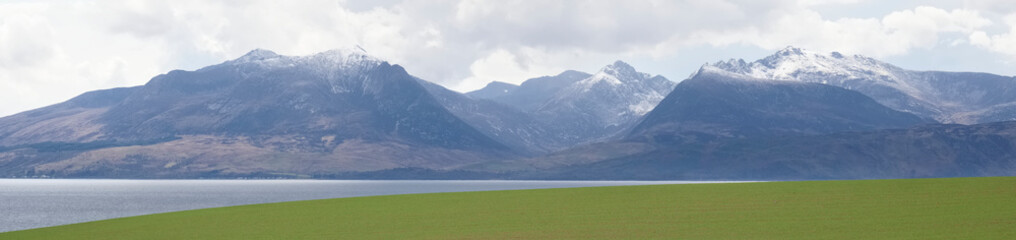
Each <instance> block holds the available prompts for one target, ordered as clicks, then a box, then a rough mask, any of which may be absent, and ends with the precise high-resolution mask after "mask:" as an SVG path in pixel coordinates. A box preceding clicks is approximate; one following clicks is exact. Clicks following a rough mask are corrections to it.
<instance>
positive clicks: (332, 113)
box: [0, 47, 1016, 180]
mask: <svg viewBox="0 0 1016 240" xmlns="http://www.w3.org/2000/svg"><path fill="white" fill-rule="evenodd" d="M1011 175H1016V78H1014V77H1012V76H999V75H994V74H990V73H966V72H938V71H912V70H907V69H902V68H899V67H896V66H894V65H892V64H889V63H885V62H881V61H879V60H876V59H873V58H869V57H865V56H860V55H845V54H841V53H838V52H832V53H816V52H810V51H807V50H803V49H799V48H793V47H788V48H786V49H783V50H780V51H778V52H776V53H774V54H772V55H770V56H768V57H765V58H763V59H758V60H754V61H745V60H742V59H731V60H727V61H721V62H716V63H711V64H705V65H703V66H702V67H701V68H700V69H699V70H698V71H696V72H694V73H692V74H691V75H690V76H689V77H688V78H687V79H667V78H665V77H663V76H659V75H653V74H649V73H643V72H639V71H638V70H637V69H636V68H635V67H633V66H631V65H629V64H627V63H625V62H622V61H617V62H614V63H610V64H609V65H606V66H604V67H603V68H601V69H599V70H598V71H596V72H592V73H587V72H581V71H575V70H569V71H564V72H562V73H560V74H557V75H554V76H543V77H537V78H532V79H528V80H526V81H524V82H522V83H521V84H519V85H514V84H509V83H501V82H492V83H490V84H488V85H487V86H486V87H485V88H483V89H479V90H476V91H472V92H468V93H459V92H456V91H452V90H449V89H446V88H444V87H442V86H441V85H438V84H435V83H432V82H429V81H427V80H426V79H420V78H417V77H415V76H413V75H412V74H411V69H410V70H407V69H404V68H403V67H401V66H399V65H397V64H393V63H389V62H387V61H384V60H382V59H378V58H375V57H372V56H370V55H369V54H367V53H366V52H364V51H363V50H361V49H352V50H332V51H327V52H322V53H318V54H314V55H309V56H283V55H278V54H276V53H274V52H271V51H268V50H262V49H257V50H253V51H251V52H249V53H247V54H246V55H244V56H242V57H239V58H237V59H234V60H230V61H226V62H223V63H221V64H217V65H212V66H207V67H204V68H201V69H198V70H195V71H182V70H173V71H170V72H167V73H165V74H161V75H158V76H155V77H153V78H152V79H151V80H150V81H149V82H148V83H147V84H145V85H142V86H135V87H128V88H116V89H106V90H97V91H92V92H87V93H84V94H81V95H79V96H77V97H75V98H73V99H70V100H68V101H66V102H63V103H59V104H55V105H51V106H47V107H43V108H39V109H35V110H30V111H26V112H22V113H18V114H15V115H11V116H7V117H3V118H0V176H4V177H64V178H237V177H245V178H246V177H251V178H342V179H577V180H594V179H596V180H600V179H603V180H607V179H610V180H664V179H666V180H742V179H745V180H798V179H870V178H920V177H972V176H1011Z"/></svg>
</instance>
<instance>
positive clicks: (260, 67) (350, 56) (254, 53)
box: [199, 47, 384, 75]
mask: <svg viewBox="0 0 1016 240" xmlns="http://www.w3.org/2000/svg"><path fill="white" fill-rule="evenodd" d="M381 63H384V61H383V60H380V59H378V58H375V57H373V56H370V55H367V52H366V51H364V50H363V48H360V47H355V48H346V49H333V50H328V51H324V52H320V53H317V54H312V55H307V56H286V55H280V54H277V53H275V52H273V51H270V50H265V49H260V48H258V49H254V50H251V51H250V52H248V53H247V54H244V55H243V56H241V57H239V58H237V59H233V60H229V61H226V62H225V63H223V64H220V65H213V66H209V67H210V68H214V67H220V66H232V67H239V68H240V69H243V71H247V72H252V73H253V72H259V71H267V70H273V69H281V68H294V67H296V68H305V70H306V71H311V72H316V73H320V74H329V75H332V74H333V73H334V72H337V71H338V72H350V73H352V74H356V73H357V72H359V71H360V70H363V69H366V68H370V67H375V66H378V65H380V64H381ZM199 71H200V70H199Z"/></svg>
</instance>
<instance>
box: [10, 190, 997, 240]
mask: <svg viewBox="0 0 1016 240" xmlns="http://www.w3.org/2000/svg"><path fill="white" fill-rule="evenodd" d="M407 238H410V239H517V238H523V239H532V238H543V239H591V238H592V239H618V238H628V239H647V238H648V239H654V238H655V239H674V238H681V239H688V238H691V239H732V238H733V239H744V238H751V239H760V238H761V239H816V238H819V239H871V238H890V239H1013V238H1016V177H989V178H939V179H900V180H848V181H802V182H756V183H723V184H677V185H644V186H618V187H587V188H559V189H536V190H508V191H485V192H458V193H431V194H409V195H389V196H372V197H355V198H339V199H325V200H310V201H297V202H285V203H270V204H256V205H244V206H234V207H224V208H211V209H200V210H190V211H182V212H172V213H163V214H154V215H145V216H137V217H128V218H119V219H110V220H103V221H96V222H87V223H79V224H71V225H64V226H56V227H48V228H39V229H30V230H23V231H15V232H7V233H0V239H407Z"/></svg>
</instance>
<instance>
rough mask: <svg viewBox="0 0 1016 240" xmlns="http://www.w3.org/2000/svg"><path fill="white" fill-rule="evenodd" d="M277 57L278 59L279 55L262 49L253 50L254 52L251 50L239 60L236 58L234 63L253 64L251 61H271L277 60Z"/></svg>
mask: <svg viewBox="0 0 1016 240" xmlns="http://www.w3.org/2000/svg"><path fill="white" fill-rule="evenodd" d="M278 57H280V55H279V54H277V53H275V52H272V51H271V50H267V49H262V48H255V49H254V50H251V51H250V52H247V54H244V55H243V56H241V57H240V58H237V59H236V60H235V61H238V62H253V61H261V60H265V59H272V58H278Z"/></svg>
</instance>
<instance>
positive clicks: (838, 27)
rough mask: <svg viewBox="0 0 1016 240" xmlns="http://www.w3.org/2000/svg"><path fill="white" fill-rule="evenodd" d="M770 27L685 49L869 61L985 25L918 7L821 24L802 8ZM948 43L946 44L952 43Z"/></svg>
mask: <svg viewBox="0 0 1016 240" xmlns="http://www.w3.org/2000/svg"><path fill="white" fill-rule="evenodd" d="M771 18H772V19H773V20H772V21H768V22H763V23H761V24H759V25H749V26H747V27H745V28H742V29H736V30H726V31H715V30H712V29H708V30H703V31H698V32H696V33H695V34H693V35H692V37H691V38H689V42H690V43H689V44H690V45H695V44H712V45H720V46H722V45H728V44H734V43H742V44H751V45H756V46H759V47H762V48H766V49H778V48H782V47H785V46H788V45H794V46H798V47H804V48H809V49H813V50H819V51H844V52H851V53H858V54H864V55H869V56H874V57H885V56H893V55H900V54H906V53H907V52H909V51H910V50H911V49H913V48H932V47H935V46H937V45H938V44H939V38H940V35H942V34H944V33H953V32H959V33H971V32H974V31H975V30H977V29H980V28H983V27H985V26H987V25H989V24H991V21H990V20H988V19H986V18H984V17H981V16H980V15H979V14H978V13H977V12H975V11H968V10H962V9H957V10H952V11H946V10H943V9H938V8H935V7H928V6H919V7H916V8H914V9H912V10H910V9H908V10H900V11H895V12H892V13H890V14H888V15H886V16H884V17H882V18H880V19H879V18H841V19H835V20H831V19H825V18H823V17H822V15H820V14H819V13H818V12H816V11H812V10H809V9H805V8H800V9H796V10H794V11H789V12H781V13H779V14H777V15H772V16H771ZM954 40H955V39H952V40H950V41H948V42H952V41H954Z"/></svg>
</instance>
